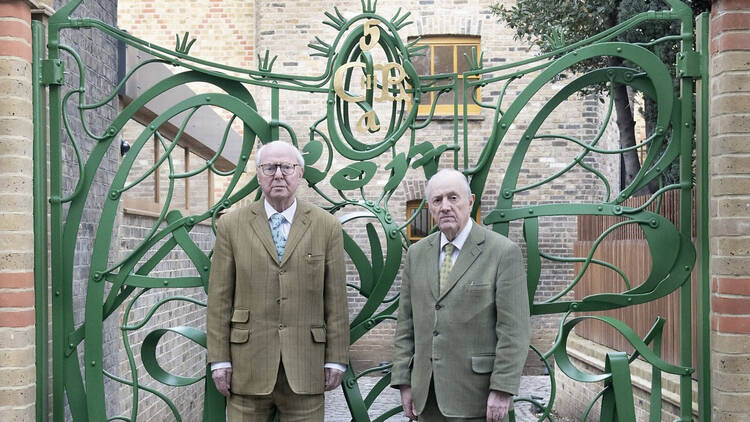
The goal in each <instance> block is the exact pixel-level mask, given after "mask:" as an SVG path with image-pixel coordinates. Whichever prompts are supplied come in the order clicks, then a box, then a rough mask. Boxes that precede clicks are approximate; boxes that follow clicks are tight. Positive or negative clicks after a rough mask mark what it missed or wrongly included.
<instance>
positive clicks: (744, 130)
mask: <svg viewBox="0 0 750 422" xmlns="http://www.w3.org/2000/svg"><path fill="white" fill-rule="evenodd" d="M710 48H711V63H710V74H711V79H710V80H711V94H710V95H711V97H710V103H709V107H710V123H709V134H710V136H709V148H708V150H709V154H710V155H709V158H710V160H711V161H712V163H710V165H709V172H710V173H709V183H710V189H709V196H708V198H707V200H710V201H711V202H710V208H709V209H710V213H709V218H710V220H709V221H710V225H709V231H710V237H709V238H710V265H711V334H712V340H711V368H712V377H711V383H712V385H711V396H712V397H711V401H712V404H713V405H712V415H713V419H714V420H717V421H723V420H747V419H748V418H749V417H750V388H749V387H748V381H747V380H748V378H749V377H750V365H748V363H747V362H748V361H749V360H750V230H748V228H749V227H750V205H749V204H750V196H748V194H749V193H750V158H748V157H749V155H748V154H750V142H748V136H750V94H749V93H748V92H750V5H748V3H747V2H746V1H740V0H714V2H713V6H712V10H711V47H710Z"/></svg>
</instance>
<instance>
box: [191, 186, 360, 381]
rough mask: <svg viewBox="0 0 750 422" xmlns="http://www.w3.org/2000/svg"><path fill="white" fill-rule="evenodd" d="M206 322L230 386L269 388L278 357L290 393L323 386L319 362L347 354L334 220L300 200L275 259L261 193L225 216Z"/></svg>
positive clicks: (212, 355) (339, 238) (214, 357)
mask: <svg viewBox="0 0 750 422" xmlns="http://www.w3.org/2000/svg"><path fill="white" fill-rule="evenodd" d="M206 326H207V329H206V332H207V337H208V339H207V340H208V361H209V362H231V363H232V384H231V390H232V392H233V393H235V394H245V395H250V394H269V393H270V392H271V391H272V390H273V387H274V384H275V383H276V375H277V374H278V370H279V362H280V361H282V360H283V364H284V370H285V372H286V376H287V378H288V379H289V384H290V386H291V387H292V390H293V391H294V392H295V393H298V394H320V393H322V392H323V389H324V385H325V379H324V378H325V377H324V373H323V372H324V371H323V364H324V362H332V363H340V364H342V365H347V364H348V361H349V358H348V350H349V315H348V309H347V302H346V269H345V263H344V248H343V234H342V230H341V224H340V223H339V222H338V220H337V219H336V218H335V217H334V216H332V215H331V214H329V213H327V212H325V211H323V210H321V209H320V208H318V207H315V206H313V205H312V204H309V203H307V202H304V201H301V200H297V211H296V213H295V214H294V219H293V221H292V227H291V229H290V231H289V238H288V240H287V243H286V249H285V250H284V255H283V259H282V261H281V262H279V259H278V255H277V253H276V247H275V245H274V242H273V239H272V237H271V229H270V227H269V224H268V217H267V216H266V212H265V209H264V206H263V201H262V200H261V201H257V202H254V203H253V204H251V205H249V206H247V207H243V208H241V209H239V210H237V211H234V212H231V213H228V214H226V215H224V216H222V217H221V218H220V219H219V221H218V224H217V232H216V245H215V246H214V253H213V257H212V264H211V274H210V277H209V288H208V317H207V322H206Z"/></svg>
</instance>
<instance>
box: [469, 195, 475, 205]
mask: <svg viewBox="0 0 750 422" xmlns="http://www.w3.org/2000/svg"><path fill="white" fill-rule="evenodd" d="M469 206H472V207H473V206H474V194H473V193H472V194H471V198H469Z"/></svg>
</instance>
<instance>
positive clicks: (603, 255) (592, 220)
mask: <svg viewBox="0 0 750 422" xmlns="http://www.w3.org/2000/svg"><path fill="white" fill-rule="evenodd" d="M647 199H648V197H635V198H630V199H629V200H628V201H627V202H626V203H625V204H624V205H626V206H630V207H637V206H640V205H642V204H644V203H645V201H646V200H647ZM694 201H695V200H694V199H693V204H694ZM648 208H649V210H651V211H654V210H655V209H656V208H655V204H651V205H649V207H648ZM693 209H695V207H693ZM679 210H680V197H679V191H670V192H667V193H666V194H665V195H664V199H663V203H662V205H661V210H660V212H659V214H661V215H663V216H664V217H666V218H667V219H669V220H670V221H672V223H673V224H675V226H677V227H679ZM619 221H622V219H621V218H619V217H610V216H607V217H600V216H579V217H578V240H577V241H576V242H575V245H574V253H575V256H587V255H588V253H589V251H590V250H591V247H592V246H593V244H594V241H595V239H596V238H597V237H598V236H599V235H600V234H601V233H602V232H603V231H604V230H605V229H606V228H607V227H610V226H611V225H612V224H615V223H617V222H619ZM692 226H693V230H692V231H693V233H694V232H695V215H693V223H692ZM594 258H597V259H600V260H603V261H606V262H609V263H612V264H614V265H616V266H617V267H618V268H620V269H621V270H622V271H623V272H624V273H625V275H626V276H627V277H628V280H630V283H631V287H635V286H637V285H638V284H640V283H641V282H642V281H643V280H645V279H646V277H647V276H648V274H649V272H650V270H651V254H650V252H649V248H648V243H647V242H646V240H645V238H644V236H643V232H642V231H641V230H640V229H639V228H638V227H637V225H634V224H628V225H625V226H624V227H623V228H621V229H617V230H616V231H615V232H613V233H611V234H610V235H609V236H607V238H606V240H604V241H603V242H602V243H600V244H599V246H598V247H597V250H596V253H595V254H594ZM580 269H581V264H577V265H576V271H579V270H580ZM624 290H626V287H625V284H624V282H623V280H622V278H621V277H620V276H619V275H618V274H617V273H615V272H614V271H612V270H610V269H608V268H605V267H602V266H600V265H592V266H589V268H588V269H587V272H586V274H585V275H584V277H583V278H582V279H581V280H580V281H579V283H578V284H577V285H576V287H575V292H574V294H575V298H576V299H582V298H583V297H585V296H588V295H590V294H595V293H601V292H621V291H624ZM692 291H693V312H692V315H693V317H692V329H693V339H695V338H696V337H695V335H696V326H697V315H696V314H697V312H696V310H697V309H698V308H697V301H696V292H697V291H696V277H695V271H694V272H693V277H692ZM587 314H588V315H591V314H595V315H608V316H612V317H614V318H617V319H619V320H621V321H623V322H625V323H627V324H628V325H629V326H630V327H631V328H633V329H634V330H635V331H636V332H637V333H638V334H639V335H640V336H641V338H643V337H644V336H645V334H646V333H647V332H648V330H649V329H650V328H651V327H652V325H653V324H654V322H655V321H656V318H657V316H661V317H663V318H666V320H667V321H666V324H665V325H664V330H663V337H662V357H663V358H664V359H666V360H667V361H669V362H672V363H679V356H680V354H679V353H680V352H679V350H680V340H679V339H680V328H679V319H680V305H679V290H678V291H675V292H673V293H672V294H670V295H668V296H665V297H663V298H660V299H658V300H655V301H653V302H649V303H644V304H641V305H635V306H630V307H627V308H621V309H615V310H611V311H605V312H594V313H587ZM575 332H576V334H578V335H579V336H581V337H584V338H587V339H589V340H591V341H594V342H596V343H599V344H602V345H604V346H607V347H610V348H612V349H617V350H621V351H625V352H628V353H632V351H633V348H632V347H631V346H630V343H628V342H627V341H626V340H625V339H624V338H623V337H622V336H621V335H620V334H619V333H618V332H617V331H616V330H614V329H613V328H611V327H610V326H608V325H606V324H603V323H600V322H596V321H586V322H583V323H581V324H579V325H578V326H577V327H576V330H575ZM693 361H694V362H696V343H695V341H693Z"/></svg>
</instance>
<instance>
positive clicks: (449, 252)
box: [443, 242, 456, 256]
mask: <svg viewBox="0 0 750 422" xmlns="http://www.w3.org/2000/svg"><path fill="white" fill-rule="evenodd" d="M443 250H444V251H445V256H449V255H453V251H455V250H456V245H454V244H453V243H450V242H449V243H446V244H445V246H443Z"/></svg>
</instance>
